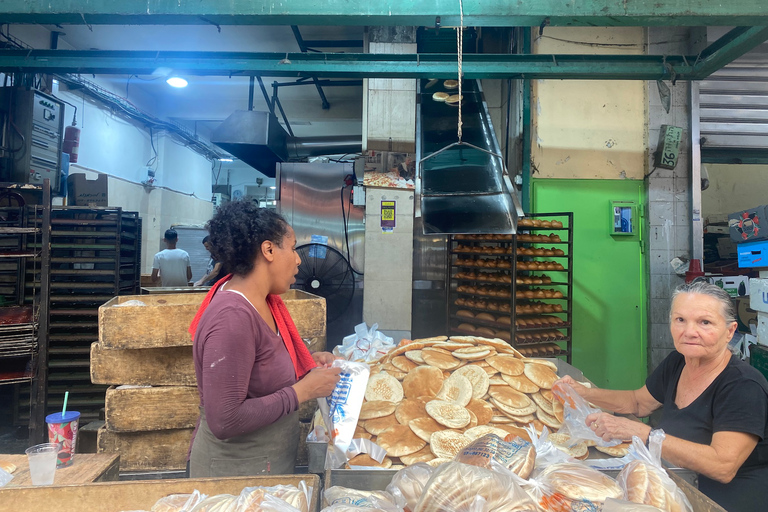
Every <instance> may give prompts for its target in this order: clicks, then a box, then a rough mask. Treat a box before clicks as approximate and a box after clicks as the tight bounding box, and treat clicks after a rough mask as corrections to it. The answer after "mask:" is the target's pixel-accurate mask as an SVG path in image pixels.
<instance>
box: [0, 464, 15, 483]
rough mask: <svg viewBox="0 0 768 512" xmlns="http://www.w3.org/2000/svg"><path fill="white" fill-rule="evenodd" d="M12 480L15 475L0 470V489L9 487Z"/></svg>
mask: <svg viewBox="0 0 768 512" xmlns="http://www.w3.org/2000/svg"><path fill="white" fill-rule="evenodd" d="M11 480H13V475H12V474H10V473H9V472H7V471H5V470H4V469H2V468H0V487H4V486H5V485H8V482H10V481H11Z"/></svg>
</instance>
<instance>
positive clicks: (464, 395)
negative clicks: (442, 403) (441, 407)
mask: <svg viewBox="0 0 768 512" xmlns="http://www.w3.org/2000/svg"><path fill="white" fill-rule="evenodd" d="M435 398H438V399H440V400H446V401H448V402H456V403H457V404H459V405H461V406H462V407H466V405H467V404H468V403H469V401H470V400H471V399H472V383H471V382H469V379H467V378H466V377H464V376H463V375H458V374H453V375H451V376H450V377H448V378H447V379H445V380H444V381H443V386H442V387H441V388H440V391H438V393H437V395H436V396H435Z"/></svg>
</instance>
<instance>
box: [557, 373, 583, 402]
mask: <svg viewBox="0 0 768 512" xmlns="http://www.w3.org/2000/svg"><path fill="white" fill-rule="evenodd" d="M558 384H568V385H569V386H571V387H572V388H573V390H574V391H575V392H576V393H578V394H579V396H581V397H583V396H584V394H585V393H586V392H587V391H588V390H589V389H590V388H588V387H587V386H585V385H584V384H582V383H581V382H579V381H577V380H576V379H574V378H573V377H571V376H570V375H566V376H565V377H562V378H560V379H558V380H557V381H555V383H554V384H553V385H552V387H553V388H554V387H555V386H557V385H558Z"/></svg>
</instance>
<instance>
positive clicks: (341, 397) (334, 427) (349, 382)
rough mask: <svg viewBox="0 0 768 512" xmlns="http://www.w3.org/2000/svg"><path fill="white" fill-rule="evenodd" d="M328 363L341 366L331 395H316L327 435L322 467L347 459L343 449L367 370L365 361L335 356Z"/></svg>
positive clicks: (359, 404)
mask: <svg viewBox="0 0 768 512" xmlns="http://www.w3.org/2000/svg"><path fill="white" fill-rule="evenodd" d="M332 367H333V368H341V374H340V376H339V382H338V383H337V384H336V388H335V389H334V390H333V393H331V396H328V397H326V398H318V399H317V404H318V406H319V408H320V411H321V413H322V415H323V422H324V423H325V426H326V427H327V429H328V437H329V439H330V441H329V443H328V451H327V452H326V455H325V469H337V468H340V467H341V466H343V465H344V463H346V462H347V460H349V457H348V455H347V450H348V449H349V445H350V443H352V438H353V436H354V434H355V428H356V427H357V420H358V418H359V417H360V408H361V407H362V405H363V399H364V398H365V389H366V387H367V385H368V376H369V375H370V371H371V370H370V368H369V366H368V365H367V364H365V363H353V362H350V361H344V360H342V359H337V360H335V361H334V362H333V365H332Z"/></svg>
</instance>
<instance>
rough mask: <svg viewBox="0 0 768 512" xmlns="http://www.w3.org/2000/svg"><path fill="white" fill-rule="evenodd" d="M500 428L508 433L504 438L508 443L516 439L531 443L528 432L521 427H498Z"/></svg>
mask: <svg viewBox="0 0 768 512" xmlns="http://www.w3.org/2000/svg"><path fill="white" fill-rule="evenodd" d="M498 428H500V429H501V430H506V431H507V437H506V438H504V439H505V440H506V441H510V440H512V439H514V438H515V437H519V438H520V439H525V440H526V441H528V442H529V443H530V442H531V436H529V435H528V432H526V431H525V429H523V428H521V427H516V426H514V425H498Z"/></svg>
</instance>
